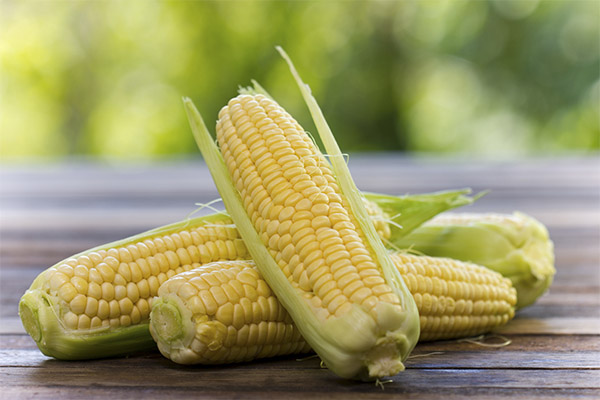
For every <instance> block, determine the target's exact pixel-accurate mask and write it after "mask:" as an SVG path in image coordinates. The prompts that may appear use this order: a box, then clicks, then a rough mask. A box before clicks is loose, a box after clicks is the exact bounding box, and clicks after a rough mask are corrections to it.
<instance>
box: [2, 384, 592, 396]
mask: <svg viewBox="0 0 600 400" xmlns="http://www.w3.org/2000/svg"><path fill="white" fill-rule="evenodd" d="M239 386H240V385H236V386H233V385H232V386H230V387H227V388H225V387H223V386H218V387H216V388H213V387H211V385H210V383H207V384H206V385H205V386H203V387H201V388H198V387H192V388H186V387H176V388H173V387H171V386H163V387H152V388H144V387H136V386H132V387H121V386H116V387H110V386H101V385H92V386H87V387H64V386H59V385H48V386H36V387H28V386H27V387H22V386H9V387H5V388H2V392H0V399H6V400H12V399H16V398H35V399H48V400H56V399H61V400H67V399H77V400H80V399H100V400H104V399H107V398H108V399H113V400H121V399H123V400H130V399H132V398H137V397H138V396H139V397H140V398H143V399H147V400H151V399H165V398H167V399H169V398H177V399H244V400H246V399H249V400H253V399H258V400H271V399H273V400H280V399H290V400H296V399H306V398H308V397H310V398H311V399H316V400H318V399H328V400H329V399H331V400H346V399H361V400H378V399H389V398H393V397H398V396H401V398H402V399H406V400H414V399H427V400H464V399H477V400H491V399H516V400H519V399H561V400H566V399H595V400H596V399H598V396H599V393H598V390H597V389H562V388H560V389H557V388H534V389H523V388H499V387H492V388H452V390H451V391H450V390H444V389H440V388H437V387H436V388H428V387H423V388H418V389H415V388H400V389H396V390H395V391H394V392H391V393H390V391H389V390H388V389H385V388H387V387H388V386H389V385H388V386H385V388H384V389H381V388H377V389H371V391H369V392H367V391H366V390H362V391H360V392H358V391H345V392H335V391H333V390H329V391H327V390H325V388H321V389H320V391H318V390H319V389H318V388H312V389H311V390H310V391H309V392H308V393H307V391H295V392H293V391H289V390H286V389H285V388H283V389H282V388H270V389H267V390H265V391H256V390H254V391H247V390H244V388H240V387H239ZM310 386H312V384H310Z"/></svg>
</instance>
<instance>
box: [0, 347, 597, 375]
mask: <svg viewBox="0 0 600 400" xmlns="http://www.w3.org/2000/svg"><path fill="white" fill-rule="evenodd" d="M446 347H448V346H444V345H443V344H440V345H439V347H438V350H436V351H434V352H430V353H423V352H421V351H418V350H417V351H416V352H415V353H414V355H412V356H411V357H412V358H410V359H408V360H407V361H406V368H413V369H538V370H545V369H554V370H558V369H600V352H598V351H587V352H584V353H579V354H578V353H573V352H564V351H562V352H561V351H527V350H516V351H512V350H509V348H508V347H507V348H497V349H489V348H485V347H479V348H476V347H478V346H472V347H475V349H472V350H461V351H456V350H445V348H446ZM159 357H160V355H158V354H155V355H153V356H147V357H139V356H138V357H129V358H121V359H119V358H117V359H110V360H90V361H86V362H80V364H82V365H87V364H90V363H91V365H89V367H101V368H106V367H107V366H108V365H112V366H113V367H114V368H124V367H127V368H129V367H134V368H145V367H146V366H148V363H150V362H157V359H158V358H159ZM298 357H300V358H302V356H298ZM50 361H52V362H57V363H60V362H59V361H57V360H52V359H50V358H48V357H46V356H44V355H43V354H42V353H40V352H39V351H36V350H31V349H27V350H20V349H19V350H15V349H9V350H0V367H42V366H44V365H45V364H47V363H48V362H50ZM63 363H69V366H70V364H71V362H63ZM53 365H54V364H53ZM56 365H58V367H59V368H60V367H61V366H62V367H65V368H66V367H67V366H64V365H62V364H56Z"/></svg>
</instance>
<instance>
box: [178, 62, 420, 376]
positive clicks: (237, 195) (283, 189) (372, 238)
mask: <svg viewBox="0 0 600 400" xmlns="http://www.w3.org/2000/svg"><path fill="white" fill-rule="evenodd" d="M284 56H285V55H284ZM288 62H289V60H288ZM289 64H290V68H291V69H292V71H293V73H294V75H295V76H296V78H297V80H298V82H299V86H300V87H301V90H303V91H305V90H306V88H305V87H304V85H303V84H302V83H301V81H300V79H299V77H298V76H297V73H296V72H295V70H293V67H292V66H291V62H289ZM303 94H304V92H303ZM307 97H308V96H307ZM307 97H305V100H307V103H308V104H309V107H310V105H311V103H310V101H311V99H310V98H307ZM312 101H313V102H314V99H312ZM186 106H187V111H188V116H189V117H190V123H191V125H192V129H193V131H194V135H195V138H196V141H197V143H198V145H199V147H200V150H201V151H202V154H203V156H204V159H205V161H206V163H207V165H208V166H209V169H210V171H211V174H212V175H213V178H214V180H215V183H216V185H217V188H218V189H219V192H220V193H221V196H222V198H223V201H224V203H225V206H226V208H227V210H228V212H229V214H230V215H231V217H232V219H233V221H234V223H235V224H236V226H237V227H238V229H239V231H240V234H241V236H242V238H243V239H244V242H245V243H246V245H247V246H248V250H249V252H250V254H251V255H252V259H253V260H254V261H255V262H256V264H257V265H258V268H259V270H260V272H261V274H262V275H263V276H264V278H265V280H266V281H267V282H268V283H269V286H270V287H271V289H272V290H273V291H274V293H275V294H276V295H277V297H278V298H279V300H280V301H281V302H282V304H283V305H284V307H285V308H286V310H287V311H288V312H289V313H290V315H291V317H292V319H293V320H294V322H295V323H296V326H297V327H298V329H299V331H300V332H301V333H302V336H303V337H304V339H305V340H306V341H307V342H308V343H309V344H310V346H311V347H312V348H313V349H314V350H315V351H316V352H317V354H318V355H319V356H320V357H321V359H322V360H323V361H324V363H325V365H326V366H327V367H328V368H329V369H330V370H332V371H333V372H334V373H336V374H337V375H339V376H341V377H345V378H356V379H373V378H379V377H383V376H389V375H395V374H396V373H398V372H399V371H401V370H403V369H404V366H403V364H402V361H403V360H404V359H405V358H406V357H407V356H408V354H410V352H411V351H412V349H413V347H414V345H415V344H416V341H417V339H418V335H419V320H418V311H417V310H416V305H415V303H414V300H413V298H412V296H410V292H409V291H408V289H407V288H406V285H405V284H404V282H403V280H402V277H401V276H400V274H399V273H398V271H397V270H396V269H395V268H394V266H393V264H392V261H391V259H390V258H389V255H388V254H387V252H386V250H385V248H384V247H383V244H382V243H381V240H380V239H379V238H378V237H377V236H376V233H375V231H374V228H373V225H372V224H371V223H369V221H368V220H367V213H366V210H365V208H364V206H363V204H362V203H361V201H360V196H359V194H358V191H357V190H356V187H355V186H354V183H353V182H352V179H351V177H350V174H349V172H348V171H347V166H346V164H345V163H344V162H343V160H339V159H337V160H336V156H339V155H340V152H339V149H338V148H337V144H335V140H334V139H333V135H332V134H331V132H330V131H329V130H328V127H326V123H325V122H324V119H323V118H322V115H318V114H315V113H313V111H314V110H313V109H312V108H311V113H313V117H315V116H316V117H317V118H319V117H320V118H321V119H320V120H317V121H316V122H317V127H318V129H319V134H320V135H321V138H322V139H323V141H324V143H325V146H326V148H328V151H329V152H330V154H333V155H334V157H333V159H332V169H330V168H329V166H328V163H327V161H326V160H325V158H324V157H323V155H322V154H321V153H320V152H319V150H318V149H317V148H316V146H315V145H314V143H313V142H312V141H311V140H310V138H309V137H308V135H307V134H306V132H305V131H304V130H303V129H302V127H300V125H299V124H298V123H297V122H296V121H295V120H294V119H293V118H292V117H291V116H290V115H289V114H288V113H287V112H286V111H285V110H284V109H283V108H281V106H279V105H278V104H277V103H276V102H275V101H273V100H271V99H270V98H267V97H265V96H263V95H240V96H238V97H236V98H234V99H232V100H230V101H229V103H228V105H227V106H225V107H224V108H223V109H222V110H221V111H220V113H219V120H218V122H217V139H218V141H219V144H220V147H221V153H222V156H221V154H220V153H219V151H218V149H217V148H216V146H215V144H214V142H213V141H212V138H211V137H210V134H209V133H208V129H206V127H205V126H204V123H203V121H202V118H201V116H200V114H199V113H198V111H197V110H196V109H195V107H194V106H193V104H192V103H191V101H189V100H186ZM350 332H351V333H350Z"/></svg>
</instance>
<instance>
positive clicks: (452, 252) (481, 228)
mask: <svg viewBox="0 0 600 400" xmlns="http://www.w3.org/2000/svg"><path fill="white" fill-rule="evenodd" d="M390 242H391V243H392V244H393V245H394V246H397V247H400V248H408V247H410V248H412V249H414V250H417V251H420V252H423V253H425V254H427V255H431V256H439V257H451V258H454V259H457V260H465V261H471V262H474V263H477V264H480V265H483V266H485V267H487V268H490V269H492V270H494V271H497V272H499V273H500V274H502V275H503V276H505V277H507V278H509V279H510V280H511V281H512V284H513V286H514V288H515V289H516V290H517V306H516V307H517V309H520V308H523V307H526V306H529V305H531V304H533V303H534V302H535V301H536V300H537V299H538V297H540V296H541V295H542V294H544V292H546V290H548V288H549V287H550V285H551V284H552V280H553V277H554V274H555V272H556V270H555V269H554V246H553V244H552V241H551V240H550V237H549V235H548V230H547V229H546V227H545V226H544V225H542V224H541V223H540V222H539V221H537V220H535V219H534V218H532V217H530V216H528V215H525V214H523V213H518V212H516V213H513V214H512V215H510V214H442V215H439V216H437V217H435V218H434V219H432V220H430V221H428V222H427V223H425V224H423V225H422V226H421V227H419V228H417V229H416V230H414V231H412V232H411V233H410V234H408V235H407V236H403V237H393V235H392V238H391V239H390Z"/></svg>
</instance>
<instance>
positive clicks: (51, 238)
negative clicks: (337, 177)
mask: <svg viewBox="0 0 600 400" xmlns="http://www.w3.org/2000/svg"><path fill="white" fill-rule="evenodd" d="M350 168H351V170H352V172H353V174H354V177H355V180H356V182H357V184H358V186H359V187H360V188H361V189H363V190H369V191H380V192H387V193H391V194H403V193H419V192H427V191H434V190H441V189H452V188H460V187H471V188H473V190H474V191H479V190H484V189H491V192H490V193H489V194H488V195H486V196H485V197H483V198H482V199H480V200H479V201H477V202H476V203H475V204H474V205H473V206H470V207H468V210H469V211H477V212H487V211H497V212H511V211H513V210H520V211H523V212H526V213H529V214H531V215H533V216H535V217H536V218H538V219H539V220H541V221H542V222H543V223H545V224H546V225H547V226H548V228H549V230H550V233H551V237H552V239H553V240H554V243H555V246H556V266H557V270H558V272H557V275H556V279H555V282H554V284H553V286H552V289H551V291H550V293H549V294H547V295H546V296H544V297H542V298H541V299H540V300H539V301H538V302H537V304H536V305H534V306H532V307H530V308H527V309H524V310H522V311H521V312H519V313H518V314H517V316H516V318H515V319H514V320H513V321H511V322H510V324H509V325H508V326H506V328H505V329H504V330H503V331H502V334H503V335H504V336H506V337H508V338H509V339H510V340H512V343H511V344H510V345H508V346H506V347H502V348H486V347H482V346H479V345H476V344H471V343H464V342H457V341H447V342H434V343H426V344H420V345H418V346H417V348H416V349H415V351H414V353H413V355H422V357H414V358H411V359H409V360H408V361H407V363H406V365H407V370H406V371H405V372H403V373H401V374H399V375H397V376H396V377H394V378H393V382H392V383H388V384H386V385H385V386H384V389H381V388H380V387H376V386H375V385H373V384H364V383H356V382H349V381H344V380H341V379H338V378H337V377H335V376H334V375H333V374H332V373H330V372H328V371H326V370H323V369H321V368H320V367H319V361H318V360H317V359H315V358H312V359H306V360H300V361H299V360H297V359H296V357H283V358H277V359H269V360H263V361H259V362H253V363H245V364H237V365H229V366H218V367H212V366H211V367H205V366H198V367H186V366H179V365H176V364H174V363H172V362H170V361H169V360H167V359H165V358H163V357H162V356H161V355H160V354H157V353H150V354H140V355H139V356H132V357H129V358H126V359H108V360H97V361H87V362H65V361H57V360H53V359H50V358H47V357H45V356H43V355H42V354H41V353H40V352H39V350H38V349H37V347H36V346H35V343H34V342H33V340H31V338H29V336H27V335H26V334H25V332H24V330H23V328H22V326H21V323H20V320H19V319H18V317H17V302H18V299H19V297H20V296H21V295H22V293H23V292H24V291H25V290H26V289H27V287H28V286H29V285H30V283H31V282H32V280H33V279H34V277H35V276H36V275H37V274H38V273H40V272H41V271H42V270H43V269H45V268H47V267H48V266H50V265H52V264H54V263H55V262H57V261H59V260H61V259H63V258H66V257H68V256H70V255H72V254H74V253H77V252H79V251H81V250H84V249H87V248H90V247H92V246H95V245H99V244H102V243H106V242H109V241H112V240H116V239H120V238H123V237H126V236H129V235H131V234H134V233H138V232H141V231H143V230H145V229H149V228H152V227H155V226H158V225H161V224H166V223H169V222H173V221H177V220H180V219H183V218H185V217H186V216H187V215H188V214H189V213H190V212H191V211H193V210H194V209H195V205H194V203H197V202H208V201H210V200H212V199H214V198H216V197H218V194H217V192H216V190H215V187H214V185H213V182H212V180H211V178H210V176H209V174H208V171H207V169H206V167H205V166H204V164H202V163H201V162H197V161H196V162H193V161H178V162H161V163H158V162H157V163H153V164H144V165H141V164H112V163H92V162H89V161H86V160H79V161H77V160H74V161H71V162H69V163H66V164H58V165H56V164H50V165H43V164H42V165H26V166H25V165H18V166H17V165H11V166H7V165H4V166H3V167H2V171H1V172H0V185H1V186H0V189H1V193H0V194H1V197H0V198H1V208H0V211H1V215H0V227H1V228H0V229H1V231H0V233H1V237H0V238H1V240H0V256H1V264H0V265H1V267H0V274H1V275H0V278H1V286H0V289H1V295H0V307H1V308H0V398H1V399H16V398H50V399H57V398H61V399H62V398H94V397H97V398H100V397H102V398H111V399H118V398H123V399H124V398H134V397H140V398H141V397H143V398H158V397H165V396H166V397H173V398H175V397H177V398H244V399H245V398H261V399H262V398H304V397H311V398H315V397H326V398H329V399H349V398H360V399H364V398H387V397H394V396H395V397H399V395H402V396H403V398H427V399H431V398H444V399H449V398H461V399H462V398H465V397H467V396H470V397H475V398H503V397H513V398H531V397H543V398H548V397H555V398H579V397H590V398H600V371H599V368H600V341H599V338H600V311H599V310H600V308H599V305H600V271H599V269H600V249H599V247H600V159H599V158H562V159H535V160H527V161H516V162H483V161H475V162H473V161H467V160H445V159H441V160H439V159H438V160H433V159H420V158H407V157H403V156H398V155H394V154H384V155H377V156H373V155H355V156H352V157H351V158H350Z"/></svg>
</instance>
